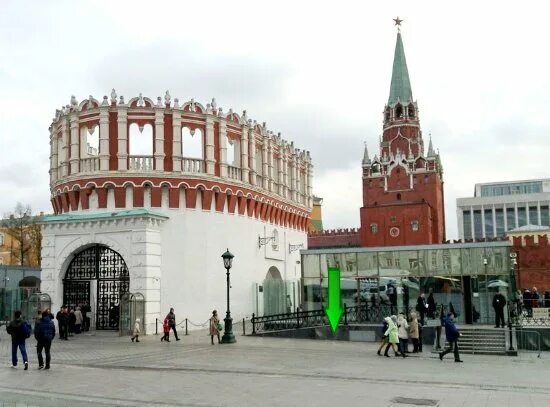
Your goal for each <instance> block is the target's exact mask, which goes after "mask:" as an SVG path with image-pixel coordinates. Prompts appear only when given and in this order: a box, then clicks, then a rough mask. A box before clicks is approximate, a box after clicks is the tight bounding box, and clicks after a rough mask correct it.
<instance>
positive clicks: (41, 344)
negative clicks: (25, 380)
mask: <svg viewBox="0 0 550 407" xmlns="http://www.w3.org/2000/svg"><path fill="white" fill-rule="evenodd" d="M34 337H35V338H36V340H37V341H38V344H37V345H36V351H37V353H38V369H43V368H44V359H43V358H42V349H44V351H45V353H46V367H45V369H49V368H50V347H51V346H52V341H53V338H55V324H54V323H53V321H52V320H51V319H50V316H49V314H48V312H47V311H44V312H43V313H42V319H41V320H40V322H38V323H37V324H36V326H35V327H34Z"/></svg>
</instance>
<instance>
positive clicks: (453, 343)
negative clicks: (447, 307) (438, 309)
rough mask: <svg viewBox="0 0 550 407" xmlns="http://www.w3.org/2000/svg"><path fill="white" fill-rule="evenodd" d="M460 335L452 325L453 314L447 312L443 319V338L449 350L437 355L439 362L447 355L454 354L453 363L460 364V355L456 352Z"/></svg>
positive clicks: (453, 324)
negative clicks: (445, 338) (447, 343)
mask: <svg viewBox="0 0 550 407" xmlns="http://www.w3.org/2000/svg"><path fill="white" fill-rule="evenodd" d="M461 335H462V334H461V333H460V331H459V330H458V328H457V327H456V325H455V323H454V314H453V313H452V312H449V313H448V314H447V318H445V336H446V337H447V342H449V348H447V349H446V350H445V351H443V352H440V353H439V360H443V356H445V355H446V354H447V353H451V352H454V356H455V362H457V363H462V360H460V354H459V352H458V338H459V337H460V336H461Z"/></svg>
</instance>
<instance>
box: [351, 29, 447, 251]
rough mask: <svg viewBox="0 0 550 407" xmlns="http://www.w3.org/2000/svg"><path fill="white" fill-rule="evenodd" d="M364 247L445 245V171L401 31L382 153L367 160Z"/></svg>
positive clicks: (365, 165) (386, 111)
mask: <svg viewBox="0 0 550 407" xmlns="http://www.w3.org/2000/svg"><path fill="white" fill-rule="evenodd" d="M360 234H361V245H362V246H400V245H410V244H431V243H442V242H443V241H444V240H445V216H444V196H443V168H442V166H441V161H440V157H439V153H437V152H436V151H435V150H434V148H433V145H432V140H431V136H430V141H429V146H428V151H427V152H426V153H425V151H424V138H423V135H422V130H421V128H420V120H419V115H418V104H417V102H416V101H415V100H414V99H413V95H412V88H411V82H410V79H409V72H408V69H407V61H406V59H405V51H404V48H403V41H402V38H401V33H400V32H398V33H397V41H396V44H395V55H394V60H393V71H392V78H391V86H390V96H389V99H388V103H387V104H386V106H385V107H384V117H383V130H382V136H381V138H380V145H379V153H378V154H375V155H374V157H373V158H372V159H371V158H370V156H369V153H368V150H367V146H366V145H365V152H364V157H363V206H362V208H361V232H360Z"/></svg>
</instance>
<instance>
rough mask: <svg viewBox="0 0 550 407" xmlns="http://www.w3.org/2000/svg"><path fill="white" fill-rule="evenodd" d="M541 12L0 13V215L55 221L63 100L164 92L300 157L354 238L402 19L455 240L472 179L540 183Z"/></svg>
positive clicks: (305, 4)
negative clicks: (305, 156)
mask: <svg viewBox="0 0 550 407" xmlns="http://www.w3.org/2000/svg"><path fill="white" fill-rule="evenodd" d="M545 3H546V2H542V1H541V2H530V1H522V2H509V4H510V5H507V4H508V3H507V2H503V1H499V2H490V1H482V2H481V1H460V2H447V1H440V0H439V1H421V2H420V1H415V2H412V1H399V0H394V1H391V2H382V1H377V2H365V1H356V2H355V1H339V2H334V1H331V2H319V1H311V2H309V1H296V0H294V1H289V2H285V1H272V2H263V1H249V2H241V1H236V0H233V1H224V2H217V1H208V2H190V1H177V2H172V3H169V2H162V6H161V5H160V4H161V3H158V2H152V1H147V2H139V1H135V0H134V1H128V2H124V1H97V0H96V1H90V2H85V1H78V2H74V1H24V2H22V1H9V0H8V1H7V0H3V1H2V13H1V15H0V52H1V55H0V108H1V109H0V154H1V156H0V157H1V158H0V214H3V213H5V212H7V211H10V210H11V209H13V207H14V206H15V204H16V202H17V201H21V202H23V203H28V204H30V205H31V206H32V208H33V209H34V210H35V211H40V210H43V211H46V212H48V211H51V208H50V204H49V185H48V182H49V176H48V168H49V163H48V157H49V133H48V127H49V125H50V123H51V119H52V117H53V116H54V113H55V109H56V108H59V107H60V106H61V105H64V104H67V103H69V100H70V97H71V95H73V94H74V95H76V97H77V99H78V100H79V101H80V100H82V99H84V98H86V97H87V96H88V95H90V94H91V95H93V96H94V97H96V98H98V99H100V98H101V97H102V96H103V95H105V94H107V95H109V94H110V91H111V88H113V87H114V88H116V90H117V92H118V94H119V95H124V96H125V98H126V100H128V99H130V98H131V97H133V96H137V95H138V94H139V92H142V93H143V94H144V95H145V96H149V97H151V98H152V99H153V100H156V97H157V96H162V95H164V92H165V91H166V90H167V89H169V90H170V93H171V94H172V97H178V98H179V99H180V100H182V101H183V100H188V99H190V98H191V97H194V98H195V100H197V101H200V102H202V103H207V102H208V101H210V99H211V98H212V97H216V101H217V103H218V105H219V106H222V107H224V110H225V111H227V110H228V109H229V108H230V107H232V108H233V109H234V110H235V111H238V112H241V111H242V110H243V109H246V110H247V112H248V115H249V117H251V118H252V119H255V120H258V121H259V122H263V121H266V122H267V124H268V128H270V129H271V130H273V131H275V132H279V131H280V132H281V133H282V134H283V137H284V138H286V139H288V140H293V141H294V142H295V144H296V146H297V147H298V148H301V149H306V150H310V151H311V155H312V158H313V162H314V166H315V168H314V181H313V187H314V188H313V190H314V193H315V194H316V195H318V196H321V197H323V198H324V204H323V221H324V224H325V227H328V228H332V227H357V226H359V207H360V206H361V158H362V153H363V141H367V143H368V146H369V150H370V152H371V155H373V154H374V153H375V152H378V145H377V141H378V136H379V134H380V133H381V131H382V113H381V112H382V109H383V108H384V104H385V102H386V101H387V98H388V95H389V86H390V78H391V67H392V59H393V52H394V46H395V37H396V30H395V28H394V26H393V21H392V19H393V18H395V17H396V16H397V15H398V16H399V17H401V18H402V19H403V20H404V22H403V24H402V34H403V42H404V46H405V53H406V57H407V65H408V68H409V74H410V77H411V84H412V89H413V96H414V98H415V99H416V100H417V101H418V105H419V109H420V120H421V126H422V129H423V132H424V137H426V138H427V137H428V134H429V132H431V133H432V137H433V142H434V147H435V148H438V149H439V150H440V154H441V159H442V163H443V167H444V171H445V172H444V180H445V200H446V208H445V209H446V221H447V236H448V237H450V238H456V236H457V230H456V229H457V226H456V198H457V197H463V196H472V194H473V189H474V184H475V183H476V182H487V181H504V180H515V179H528V178H536V177H548V175H549V170H548V168H549V165H548V163H549V161H550V160H549V152H550V149H549V147H550V131H549V130H550V124H549V120H548V117H549V116H550V113H549V112H550V103H549V102H550V73H549V72H550V67H549V65H550V53H549V52H548V47H549V46H548V38H549V34H548V32H547V29H546V28H545V26H546V23H545V20H544V18H545V17H546V16H548V14H549V13H548V11H549V10H548V8H550V6H546V4H545Z"/></svg>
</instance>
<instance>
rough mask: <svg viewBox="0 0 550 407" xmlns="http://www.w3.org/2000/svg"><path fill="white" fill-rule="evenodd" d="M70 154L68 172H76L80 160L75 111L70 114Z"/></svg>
mask: <svg viewBox="0 0 550 407" xmlns="http://www.w3.org/2000/svg"><path fill="white" fill-rule="evenodd" d="M70 120H71V155H70V157H71V158H70V166H69V174H76V173H78V171H79V165H78V164H79V160H80V154H79V153H80V151H79V141H80V140H79V138H80V135H79V134H78V114H77V113H76V112H75V113H73V114H71V118H70Z"/></svg>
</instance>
